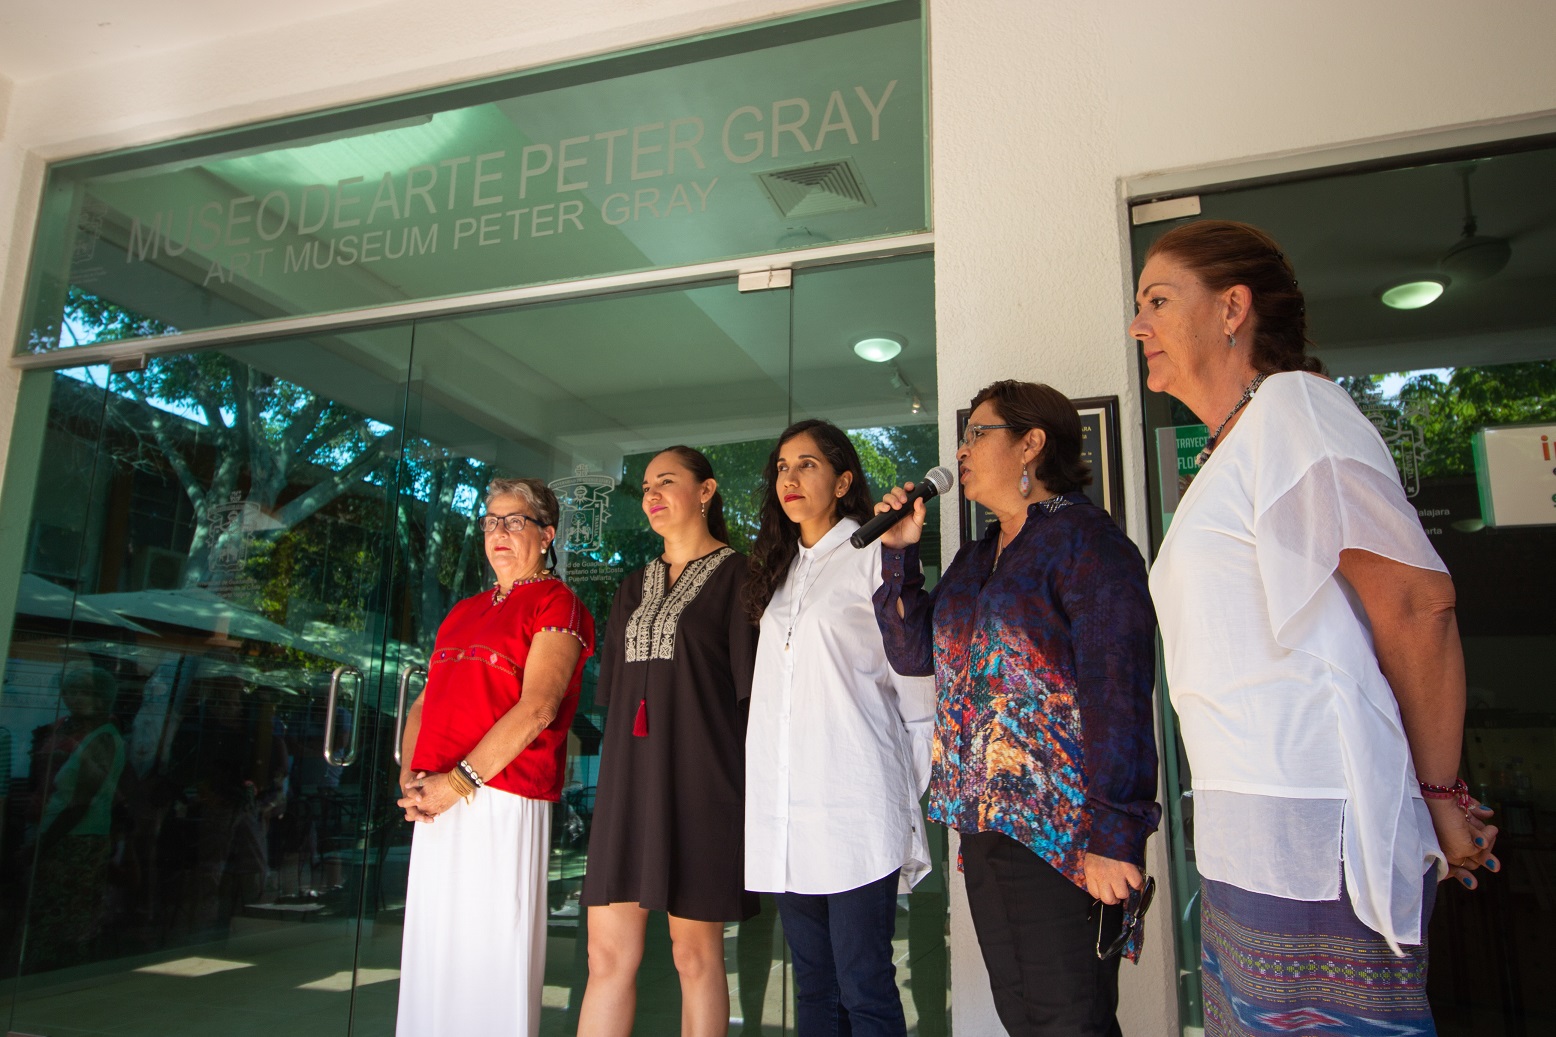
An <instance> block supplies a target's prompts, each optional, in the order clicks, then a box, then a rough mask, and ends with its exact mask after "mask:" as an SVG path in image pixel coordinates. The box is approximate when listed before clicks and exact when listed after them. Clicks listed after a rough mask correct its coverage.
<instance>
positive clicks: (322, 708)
mask: <svg viewBox="0 0 1556 1037" xmlns="http://www.w3.org/2000/svg"><path fill="white" fill-rule="evenodd" d="M134 317H135V315H133V314H119V315H116V316H114V318H113V319H124V320H127V321H128V320H133V319H134ZM409 338H410V336H409V333H408V329H401V330H386V331H375V332H372V333H364V334H357V335H347V336H337V337H334V338H331V339H328V340H323V339H311V340H307V341H287V342H270V343H265V344H262V345H255V346H250V347H246V348H242V349H231V350H225V351H213V352H206V353H198V354H185V355H176V356H169V357H164V358H160V359H157V360H154V361H153V362H152V363H151V364H150V366H149V367H148V368H147V369H145V370H144V371H140V372H135V373H129V374H115V375H112V376H106V375H105V372H103V371H102V370H101V369H94V370H92V371H90V372H87V373H85V374H82V373H80V372H60V373H56V374H52V375H47V376H42V377H47V378H50V379H52V383H53V385H52V389H53V402H52V406H51V408H50V411H49V415H50V418H49V425H48V433H47V437H46V441H45V444H44V448H43V450H42V457H43V464H42V465H41V466H40V469H39V472H38V478H37V489H36V492H35V493H34V494H33V508H32V520H31V523H30V525H29V526H28V530H29V533H28V537H29V540H28V547H27V555H26V558H25V559H24V575H23V576H22V583H21V591H20V594H19V596H18V607H17V620H16V625H15V628H14V631H13V634H12V643H11V649H10V653H9V658H8V659H7V671H6V690H5V697H4V699H3V700H0V716H3V717H4V728H5V729H6V730H7V731H8V732H9V734H10V736H11V740H12V743H13V747H12V749H11V752H10V753H9V758H10V760H11V762H12V764H13V766H14V767H15V768H16V773H15V775H14V777H13V780H12V782H11V784H12V787H13V788H14V789H17V790H19V791H20V793H21V795H20V796H13V804H14V805H13V807H12V809H11V810H10V812H9V818H8V819H9V820H12V821H13V822H14V821H16V820H20V822H21V824H20V825H16V824H12V825H8V829H9V831H8V832H7V836H8V838H7V839H6V841H5V842H4V844H3V853H4V861H5V863H4V867H5V869H6V874H7V875H8V876H9V877H19V876H25V875H26V874H28V873H29V872H30V873H31V875H32V878H31V884H30V889H29V890H28V895H27V897H26V900H25V904H21V903H20V898H19V897H16V895H15V891H19V890H20V889H21V888H23V886H24V883H22V882H16V883H12V882H7V883H6V888H7V890H8V892H7V894H6V895H7V897H9V898H12V899H14V900H16V901H17V904H18V906H20V907H22V908H23V910H20V911H18V912H17V913H15V914H13V913H12V912H10V911H7V913H6V917H7V918H19V919H21V920H22V921H23V922H24V924H25V933H24V935H23V939H22V943H21V954H20V978H19V980H18V984H17V992H16V1000H15V1007H14V1012H13V1015H12V1018H11V1028H12V1029H14V1030H17V1031H19V1032H24V1033H39V1034H55V1033H92V1034H96V1033H107V1032H112V1033H115V1034H125V1035H133V1034H145V1035H148V1037H152V1035H155V1037H173V1035H179V1034H195V1033H210V1032H213V1031H214V1032H221V1033H223V1034H244V1033H256V1034H257V1033H273V1032H275V1031H277V1030H285V1031H287V1032H290V1033H295V1034H320V1035H324V1034H331V1035H333V1034H340V1033H344V1032H345V1031H346V1027H347V1025H348V1021H349V1016H350V1011H351V989H352V985H351V979H352V974H353V969H354V965H355V959H356V945H357V928H358V913H359V910H358V904H359V902H360V900H361V898H362V895H363V870H364V869H363V852H364V845H365V836H366V834H368V833H370V832H371V831H372V830H373V828H374V826H375V824H377V823H378V821H377V819H375V817H374V816H373V814H372V803H371V800H370V797H369V796H368V795H367V791H368V787H369V785H370V782H369V781H368V780H366V775H367V774H369V773H370V772H369V767H368V766H367V765H366V760H367V759H369V755H368V753H366V752H364V751H362V750H364V749H366V748H367V746H366V745H365V740H364V739H363V738H362V733H363V732H364V731H365V730H373V729H374V728H375V727H376V718H375V715H374V711H373V707H372V704H373V703H374V702H376V700H377V699H378V697H379V696H378V692H377V683H378V682H379V680H380V679H381V677H382V674H383V667H382V664H381V663H380V662H379V659H380V655H381V647H382V642H383V638H384V631H385V595H384V591H383V582H382V581H383V579H384V576H385V574H386V572H385V570H386V561H387V559H388V557H389V545H390V543H391V539H392V525H391V519H392V515H393V506H392V505H393V498H394V493H395V484H396V480H395V468H396V463H397V458H398V456H399V451H400V434H399V425H400V422H401V419H402V413H403V407H404V383H405V373H406V370H407V365H408V363H409V358H410V341H409ZM30 377H32V376H30ZM6 505H7V508H8V509H10V508H12V507H13V506H14V505H13V502H12V501H11V500H9V499H8V500H7V502H6ZM338 669H339V670H343V671H344V677H343V679H342V680H341V682H340V685H339V688H338V695H336V696H334V697H333V708H332V707H331V700H332V695H331V674H332V671H337V670H338ZM326 732H329V733H330V734H331V735H332V736H333V737H332V738H330V739H329V740H328V742H327V740H326ZM326 752H329V753H330V754H331V758H330V760H329V761H328V762H327V761H326V759H325V753H326ZM18 808H20V809H18ZM19 815H20V816H19ZM13 835H14V836H15V838H9V836H13ZM12 935H13V936H14V935H15V934H12ZM7 943H8V945H9V944H11V940H8V941H7Z"/></svg>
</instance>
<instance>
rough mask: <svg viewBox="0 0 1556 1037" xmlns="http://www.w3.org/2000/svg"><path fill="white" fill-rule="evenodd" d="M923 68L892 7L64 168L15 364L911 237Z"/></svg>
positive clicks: (44, 230)
mask: <svg viewBox="0 0 1556 1037" xmlns="http://www.w3.org/2000/svg"><path fill="white" fill-rule="evenodd" d="M924 53H925V46H924V35H923V22H922V18H921V4H920V3H919V2H918V0H894V2H890V3H877V4H866V5H862V6H856V7H851V8H849V9H847V10H844V11H840V12H839V11H833V12H829V13H826V14H822V15H806V16H802V17H799V18H795V19H791V20H789V21H785V22H782V23H779V24H775V25H769V26H765V27H761V28H758V29H754V30H746V31H742V32H738V33H725V34H718V35H714V36H710V37H705V38H700V39H695V40H691V41H686V42H681V43H677V44H674V45H667V46H663V47H657V48H652V49H649V50H646V51H642V52H637V53H632V54H625V55H619V56H616V57H612V58H608V59H604V60H600V61H596V62H592V63H586V64H580V65H574V66H569V67H566V68H553V69H544V70H540V71H537V72H529V73H525V74H522V75H519V76H514V77H508V78H504V79H501V80H497V81H493V82H486V83H478V84H473V85H467V86H463V87H458V88H453V89H450V90H446V91H440V92H434V93H429V94H425V95H420V96H415V97H408V98H398V99H395V100H392V101H386V102H382V103H379V104H374V105H369V106H365V107H362V108H357V109H351V110H346V111H337V112H333V113H329V114H326V115H321V116H313V117H307V118H302V119H297V120H293V121H290V122H285V123H278V124H272V125H267V126H259V127H251V128H247V129H243V130H238V131H234V132H232V133H227V134H222V135H219V136H216V137H211V138H205V139H201V140H194V141H182V142H178V143H176V144H171V145H166V146H163V147H158V148H152V149H145V150H142V151H137V152H132V153H126V154H118V155H109V156H99V157H95V158H92V159H87V160H81V161H76V162H70V163H63V164H59V165H56V166H54V167H52V168H51V169H50V171H49V175H48V181H47V186H46V189H45V197H44V202H43V209H42V214H41V218H40V224H39V226H40V230H39V235H38V239H37V247H36V250H35V255H34V259H33V264H32V274H31V278H32V280H31V285H30V299H31V309H30V316H29V318H28V320H27V322H26V323H25V325H24V327H25V328H26V329H27V332H26V334H25V335H24V337H23V340H22V341H21V342H20V343H19V345H18V348H19V350H20V351H22V352H37V351H44V350H49V349H54V348H59V347H68V346H71V345H75V344H78V343H81V342H83V341H87V340H86V339H83V338H82V337H81V336H80V335H79V334H77V331H79V329H77V328H72V326H71V324H70V322H69V320H68V312H69V311H70V310H71V309H73V308H79V307H81V306H87V307H91V306H94V305H97V304H98V301H106V302H111V303H115V304H118V305H121V306H126V307H131V308H133V309H134V310H135V311H136V312H137V313H139V314H143V315H145V317H146V318H147V319H146V321H145V323H143V324H138V325H130V324H118V325H114V326H99V327H95V328H92V329H91V330H92V332H93V333H94V335H95V337H96V338H97V339H98V340H105V339H112V338H131V337H145V336H153V335H160V334H166V333H169V332H171V331H174V330H179V331H190V330H194V329H200V328H211V327H218V326H223V325H232V324H240V323H245V322H249V321H254V320H261V319H266V318H273V317H278V316H289V315H303V314H315V313H323V312H331V311H336V310H342V309H354V308H361V307H368V306H377V305H382V304H386V303H393V302H401V301H405V300H412V299H429V298H436V297H443V296H450V295H458V294H462V293H468V292H473V291H480V290H487V289H497V288H505V287H511V286H516V285H524V284H534V283H539V282H552V281H562V280H569V279H576V278H580V277H586V276H593V275H599V274H607V273H617V272H624V271H634V270H645V269H651V268H655V267H662V266H671V265H678V264H684V263H692V262H703V261H708V260H713V259H719V258H724V257H731V256H741V255H754V254H766V253H771V252H777V251H785V250H791V249H799V248H806V247H811V246H815V245H821V244H825V243H829V242H840V241H850V240H858V239H865V238H874V237H881V236H886V235H895V234H903V233H911V232H914V231H919V230H923V229H924V228H926V227H927V225H928V204H927V194H926V189H925V182H926V170H927V164H926V160H925V153H926V152H925V147H926V145H925V142H926V136H925V77H924V60H925V59H924ZM62 314H63V315H66V316H62Z"/></svg>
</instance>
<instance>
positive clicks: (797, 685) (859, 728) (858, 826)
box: [746, 519, 935, 894]
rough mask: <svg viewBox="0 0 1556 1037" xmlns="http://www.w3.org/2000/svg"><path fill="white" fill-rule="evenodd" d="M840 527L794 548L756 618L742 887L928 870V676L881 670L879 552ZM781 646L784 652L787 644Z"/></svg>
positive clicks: (839, 887) (853, 525)
mask: <svg viewBox="0 0 1556 1037" xmlns="http://www.w3.org/2000/svg"><path fill="white" fill-rule="evenodd" d="M858 528H859V523H857V522H855V521H854V520H852V519H844V520H843V521H841V522H839V523H838V524H837V525H836V526H833V527H832V529H831V530H830V531H829V532H828V533H827V534H826V536H824V537H822V538H821V539H820V540H819V541H818V542H817V543H816V544H815V546H814V547H809V548H807V547H804V546H801V547H800V548H799V554H798V555H797V556H796V557H795V559H794V562H793V564H792V565H790V567H789V573H788V576H787V577H786V578H785V579H784V582H783V585H782V586H780V587H779V588H778V590H777V592H776V593H775V594H774V595H773V599H772V601H770V602H769V603H768V605H767V611H766V612H765V613H763V615H762V622H761V627H760V630H761V637H760V639H759V641H758V642H757V649H756V675H755V677H754V679H753V681H752V687H751V715H750V723H749V725H748V727H747V729H746V888H747V889H750V890H753V891H759V892H790V893H811V894H824V893H841V892H844V891H846V890H850V889H856V888H858V887H859V886H863V885H865V884H866V883H869V882H874V881H875V880H876V879H879V878H881V877H883V876H885V875H887V874H889V873H890V872H892V871H895V870H897V869H898V868H901V869H902V877H901V881H900V883H899V889H900V890H901V891H902V892H906V891H908V890H909V889H911V888H912V887H913V885H914V884H915V883H917V882H918V880H919V879H921V878H923V876H924V875H925V874H927V873H928V871H929V847H928V843H927V842H926V840H925V838H924V817H923V812H922V811H921V810H920V808H919V796H921V795H922V794H923V792H924V789H925V787H926V786H927V785H928V783H929V747H930V737H931V735H932V733H933V727H934V716H935V683H934V679H933V678H931V677H902V676H899V675H898V674H897V673H895V672H893V670H892V669H891V666H890V665H889V664H888V663H887V662H886V652H885V649H884V648H883V647H882V645H881V632H880V628H879V627H878V626H877V625H876V622H875V610H874V606H873V604H872V603H871V596H872V595H873V594H874V593H875V590H876V588H877V587H879V586H880V583H881V549H880V544H879V543H876V544H872V545H871V546H870V547H868V548H865V549H864V550H859V549H857V548H855V547H854V546H853V545H852V544H850V543H849V542H848V538H849V536H851V535H852V534H853V532H854V530H856V529H858ZM786 642H787V644H786Z"/></svg>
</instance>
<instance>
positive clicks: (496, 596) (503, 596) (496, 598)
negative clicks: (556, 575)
mask: <svg viewBox="0 0 1556 1037" xmlns="http://www.w3.org/2000/svg"><path fill="white" fill-rule="evenodd" d="M551 576H552V572H551V570H550V569H542V570H540V572H538V573H536V574H535V575H534V576H526V577H524V579H522V580H514V581H513V582H512V583H510V584H509V585H508V589H507V590H503V589H502V584H501V583H497V584H494V585H493V587H492V608H496V607H497V606H498V605H501V604H502V603H503V602H505V601H507V600H508V595H510V594H512V593H513V588H515V587H522V586H524V584H526V583H539V582H540V581H541V580H549V579H551Z"/></svg>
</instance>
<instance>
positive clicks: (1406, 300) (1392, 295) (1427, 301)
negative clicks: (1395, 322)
mask: <svg viewBox="0 0 1556 1037" xmlns="http://www.w3.org/2000/svg"><path fill="white" fill-rule="evenodd" d="M1446 287H1448V286H1447V285H1446V284H1444V283H1443V282H1441V281H1436V280H1430V279H1428V280H1425V281H1405V282H1403V283H1402V284H1396V285H1394V286H1393V287H1392V288H1385V289H1384V290H1383V295H1382V299H1383V305H1385V306H1387V307H1389V308H1391V309H1395V310H1419V309H1420V308H1421V307H1423V306H1430V305H1431V304H1432V303H1434V302H1436V301H1437V300H1438V298H1440V297H1441V296H1442V294H1443V289H1444V288H1446Z"/></svg>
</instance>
